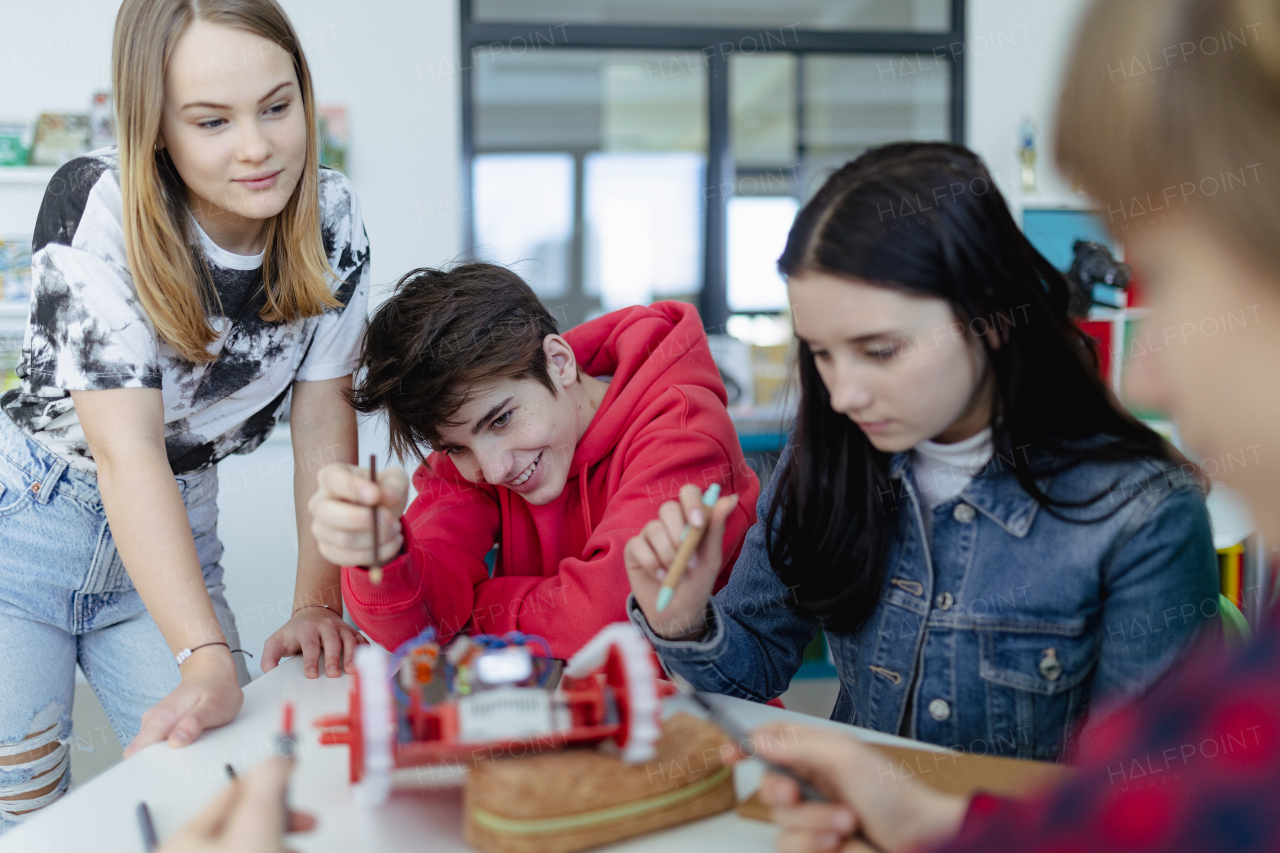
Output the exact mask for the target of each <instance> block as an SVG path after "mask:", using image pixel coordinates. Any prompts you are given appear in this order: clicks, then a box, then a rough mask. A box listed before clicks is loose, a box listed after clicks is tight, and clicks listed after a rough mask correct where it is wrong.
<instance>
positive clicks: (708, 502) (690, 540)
mask: <svg viewBox="0 0 1280 853" xmlns="http://www.w3.org/2000/svg"><path fill="white" fill-rule="evenodd" d="M718 500H720V484H719V483H712V484H711V485H710V486H708V487H707V490H706V491H705V492H703V493H702V505H703V506H704V507H706V508H707V513H710V511H711V508H712V507H713V506H715V505H716V501H718ZM707 513H704V514H703V518H702V524H700V525H698V526H697V527H694V526H693V525H691V524H686V525H685V526H684V530H683V531H681V532H680V547H679V548H678V549H676V557H675V559H674V560H672V561H671V568H669V569H667V576H666V578H664V579H663V581H662V588H661V589H659V590H658V612H659V613H661V612H662V611H663V610H666V609H667V605H668V604H670V603H671V597H672V596H673V595H675V588H676V584H677V583H679V582H680V578H681V577H683V576H684V571H685V569H687V568H688V567H689V558H690V557H692V556H693V552H694V551H696V550H698V544H699V543H700V542H701V541H702V533H703V531H705V530H706V529H707V521H708V520H709V519H708V516H707Z"/></svg>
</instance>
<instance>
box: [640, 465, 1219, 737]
mask: <svg viewBox="0 0 1280 853" xmlns="http://www.w3.org/2000/svg"><path fill="white" fill-rule="evenodd" d="M789 453H790V446H788V448H787V449H786V450H784V453H783V461H785V459H786V458H787V456H788V455H789ZM1000 459H1001V457H999V456H997V457H994V458H993V460H992V462H991V463H990V464H988V466H987V468H986V470H984V471H983V472H981V473H980V474H978V476H976V477H974V479H973V480H972V481H971V482H970V483H969V484H968V485H967V486H966V487H965V488H964V490H963V491H962V492H961V493H960V494H959V495H958V496H957V497H955V498H952V499H951V500H949V501H944V502H942V503H940V504H938V505H937V506H936V507H934V509H933V511H932V517H931V527H930V533H929V534H926V532H925V528H924V525H923V523H922V522H923V519H922V517H921V506H922V504H921V502H920V500H919V498H918V497H917V494H916V489H915V486H914V481H913V480H912V477H911V475H910V454H909V453H898V454H895V455H894V456H893V457H892V459H891V461H890V482H891V483H892V484H893V486H894V490H893V491H894V496H895V498H896V503H897V513H896V521H891V523H894V524H896V525H897V535H896V536H895V537H894V540H893V542H892V544H891V546H890V549H889V557H888V570H887V571H886V572H885V579H884V586H883V588H882V590H881V593H880V602H879V605H878V606H877V607H876V608H875V610H874V611H873V612H872V615H871V617H870V618H869V619H868V620H867V622H866V623H865V624H864V625H863V626H862V627H861V628H859V629H858V630H856V631H854V632H853V633H835V632H831V631H828V632H827V642H828V646H829V648H830V654H831V656H832V658H833V660H834V663H835V666H836V669H837V671H838V673H839V678H840V692H839V696H838V698H837V700H836V705H835V710H834V711H833V712H832V715H831V716H832V719H834V720H838V721H840V722H844V723H850V724H853V725H858V726H864V727H866V728H871V729H876V730H879V731H883V732H890V733H895V734H903V735H906V736H908V737H913V738H917V739H919V740H924V741H928V742H931V743H936V744H941V745H943V746H948V747H953V748H956V749H960V750H964V751H968V752H973V753H977V754H995V755H1007V756H1017V757H1022V758H1037V759H1050V760H1052V759H1058V758H1059V757H1061V756H1062V754H1063V752H1064V751H1065V750H1066V748H1067V747H1068V740H1069V738H1070V736H1071V734H1072V732H1073V731H1074V730H1075V729H1076V728H1077V725H1076V724H1077V723H1079V722H1081V721H1082V718H1083V716H1084V715H1085V713H1086V712H1087V711H1088V709H1089V708H1090V706H1091V705H1093V706H1097V705H1098V703H1099V702H1100V700H1104V699H1105V700H1107V701H1108V702H1110V701H1111V700H1115V699H1118V698H1123V697H1124V696H1127V695H1131V694H1132V693H1134V692H1137V691H1139V690H1141V689H1143V688H1144V687H1146V686H1148V685H1149V684H1151V683H1152V682H1153V681H1154V680H1155V679H1157V678H1158V677H1159V676H1160V675H1161V674H1162V673H1163V672H1164V671H1165V670H1167V669H1168V668H1169V667H1170V666H1172V665H1173V663H1174V662H1175V660H1176V658H1177V657H1178V654H1179V652H1180V651H1181V650H1182V649H1183V648H1184V647H1185V646H1186V644H1187V642H1188V641H1189V640H1190V639H1191V638H1192V636H1193V635H1194V634H1195V632H1196V629H1197V628H1198V627H1199V625H1200V624H1201V623H1202V622H1203V621H1205V620H1207V619H1209V618H1210V617H1213V616H1215V615H1216V614H1217V604H1218V579H1217V578H1218V565H1217V559H1216V556H1215V552H1214V548H1213V538H1212V535H1211V532H1210V527H1209V516H1208V512H1207V511H1206V509H1205V503H1204V495H1203V493H1202V491H1201V489H1200V488H1199V486H1198V485H1197V484H1196V483H1195V481H1194V480H1193V479H1192V478H1191V477H1190V476H1189V475H1188V474H1187V473H1186V472H1185V471H1183V470H1182V469H1180V468H1177V467H1174V466H1170V465H1167V464H1164V463H1158V462H1152V461H1132V462H1123V463H1099V462H1086V463H1082V464H1080V465H1077V466H1076V467H1074V468H1072V469H1069V470H1068V471H1065V472H1062V473H1060V474H1058V475H1057V476H1055V477H1054V478H1052V480H1046V481H1043V482H1040V483H1039V485H1040V487H1041V489H1042V490H1046V491H1047V492H1048V494H1050V495H1051V496H1052V497H1054V498H1058V499H1062V500H1076V501H1079V500H1082V499H1084V498H1086V497H1088V496H1091V495H1093V494H1097V493H1098V492H1103V493H1104V494H1103V497H1102V498H1101V499H1100V500H1099V501H1097V503H1095V504H1094V505H1093V506H1090V507H1086V508H1083V509H1079V510H1075V509H1073V510H1070V511H1067V510H1063V509H1056V511H1057V512H1058V513H1059V514H1061V515H1064V516H1067V517H1073V516H1074V517H1076V518H1077V519H1096V518H1098V516H1100V515H1104V514H1105V513H1107V512H1110V511H1111V510H1112V509H1115V508H1117V507H1118V509H1117V511H1115V512H1114V513H1113V514H1112V515H1110V517H1108V518H1104V519H1102V520H1098V521H1093V522H1092V523H1088V524H1079V523H1071V522H1069V521H1065V520H1063V519H1061V518H1057V517H1055V516H1054V514H1053V513H1051V512H1049V511H1048V510H1047V509H1046V508H1044V507H1041V506H1040V505H1039V504H1038V503H1037V502H1036V501H1035V499H1034V498H1032V497H1031V495H1029V494H1028V493H1027V492H1026V491H1025V490H1024V489H1023V488H1022V487H1021V485H1019V483H1018V481H1017V479H1016V477H1015V476H1014V472H1013V470H1012V466H1011V465H1010V464H1000ZM1006 461H1007V460H1006ZM776 482H777V478H774V481H773V482H772V483H770V486H769V488H768V489H767V490H766V491H765V493H764V494H762V495H761V496H760V502H759V518H760V519H762V521H761V522H759V523H757V524H756V525H755V526H754V527H752V528H751V530H750V531H749V532H748V533H747V538H746V542H745V543H744V544H743V548H742V553H741V555H740V556H739V558H738V561H737V563H736V564H735V566H734V569H733V573H732V575H731V576H730V579H729V583H728V585H727V586H726V587H725V588H724V589H722V590H721V591H720V592H719V593H718V594H717V595H716V596H715V598H714V599H713V600H712V603H711V606H710V608H709V616H708V618H709V624H708V631H707V634H706V635H705V636H704V637H703V638H702V639H700V640H697V641H692V642H671V641H667V640H663V639H661V638H659V637H658V636H657V635H656V634H654V633H653V631H652V630H651V629H650V627H649V625H648V623H647V622H646V620H645V618H644V615H643V613H642V612H641V611H640V608H639V606H638V605H637V604H636V602H635V598H634V596H633V597H632V598H631V599H629V601H628V605H627V609H628V613H629V615H630V617H631V619H632V621H634V622H635V623H636V625H637V626H638V627H639V628H640V629H641V630H642V631H643V632H644V633H645V634H646V635H647V636H648V637H649V639H650V640H651V641H652V642H653V645H654V647H655V648H656V649H657V651H658V655H659V657H660V658H661V659H662V662H663V665H664V666H665V667H667V669H668V670H670V671H673V672H677V673H679V674H680V675H682V676H684V677H685V678H686V679H688V680H689V681H690V682H691V683H692V684H693V685H694V686H696V687H697V688H699V689H701V690H707V691H711V692H717V693H725V694H729V695H731V696H738V697H742V698H746V699H752V700H756V701H767V700H769V699H772V698H774V697H776V696H778V695H780V694H781V693H782V692H783V691H785V690H786V689H787V686H788V684H789V683H790V681H791V678H792V676H794V675H795V674H796V671H797V670H798V669H799V667H800V664H801V658H802V654H803V652H804V649H805V647H806V646H807V645H809V643H810V641H811V640H812V639H813V637H814V636H815V634H816V633H817V631H818V628H819V623H818V621H817V620H816V619H814V618H812V617H811V616H809V615H808V614H806V613H804V612H802V611H800V610H799V609H797V608H796V607H795V606H794V605H793V603H792V602H793V599H792V596H791V595H790V594H789V591H788V589H787V587H785V586H784V585H783V584H782V582H781V581H780V580H779V579H778V576H777V575H776V574H775V573H774V571H773V568H772V567H771V566H770V564H769V557H768V552H767V551H766V550H765V544H764V533H763V527H762V524H763V523H765V522H764V521H763V520H764V519H767V518H768V507H769V505H770V502H771V501H772V500H773V494H774V488H775V484H776ZM889 518H891V519H892V518H893V516H889ZM930 540H931V541H930Z"/></svg>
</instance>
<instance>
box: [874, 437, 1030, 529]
mask: <svg viewBox="0 0 1280 853" xmlns="http://www.w3.org/2000/svg"><path fill="white" fill-rule="evenodd" d="M910 464H911V451H909V450H907V451H903V452H901V453H895V454H893V456H892V457H891V458H890V460H889V477H890V478H902V479H905V475H906V473H907V469H908V468H909V467H910ZM1040 485H1041V488H1044V487H1045V485H1046V484H1045V483H1041V484H1040ZM912 486H913V487H914V484H912ZM960 496H961V497H962V498H963V499H964V501H965V502H966V503H968V504H971V505H972V506H973V508H974V509H976V510H978V511H979V512H981V513H982V514H983V515H985V516H987V517H988V518H990V519H991V520H992V521H994V522H995V523H996V524H998V525H1000V527H1001V528H1003V529H1004V531H1005V532H1006V533H1008V534H1009V535H1010V536H1017V537H1018V538H1022V537H1025V536H1026V535H1027V531H1029V530H1030V529H1031V522H1032V521H1034V520H1035V516H1036V510H1037V509H1039V508H1040V504H1039V503H1037V502H1036V499H1035V498H1033V497H1032V496H1031V495H1029V494H1027V491H1026V489H1024V488H1022V484H1021V483H1019V482H1018V478H1017V476H1016V475H1015V474H1014V472H1013V466H1012V465H1005V464H1001V462H1000V461H999V459H998V458H997V457H994V456H993V457H992V459H991V461H990V462H989V463H987V467H986V469H984V470H983V471H982V472H980V473H979V474H978V475H977V476H976V477H974V478H973V479H972V480H970V481H969V484H968V485H967V486H965V487H964V489H963V490H962V491H961V492H960Z"/></svg>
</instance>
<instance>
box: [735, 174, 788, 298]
mask: <svg viewBox="0 0 1280 853" xmlns="http://www.w3.org/2000/svg"><path fill="white" fill-rule="evenodd" d="M799 207H800V205H799V202H797V201H796V200H795V198H793V197H790V196H772V197H770V196H756V197H751V196H738V197H735V198H731V199H729V216H728V225H729V249H728V254H729V258H728V264H729V269H728V288H729V294H728V295H729V310H730V311H733V312H760V311H782V310H784V309H785V308H786V307H787V288H786V283H785V282H784V281H783V280H782V276H780V275H778V256H779V255H781V254H782V250H783V249H784V248H785V247H786V245H787V232H789V231H790V230H791V222H792V220H794V219H795V218H796V211H797V210H798V209H799Z"/></svg>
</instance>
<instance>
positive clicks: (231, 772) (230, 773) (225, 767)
mask: <svg viewBox="0 0 1280 853" xmlns="http://www.w3.org/2000/svg"><path fill="white" fill-rule="evenodd" d="M222 769H223V770H225V771H227V778H228V779H230V780H231V781H232V782H234V781H236V769H235V768H234V767H232V766H231V762H230V761H228V762H227V763H226V764H224V765H222Z"/></svg>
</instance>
